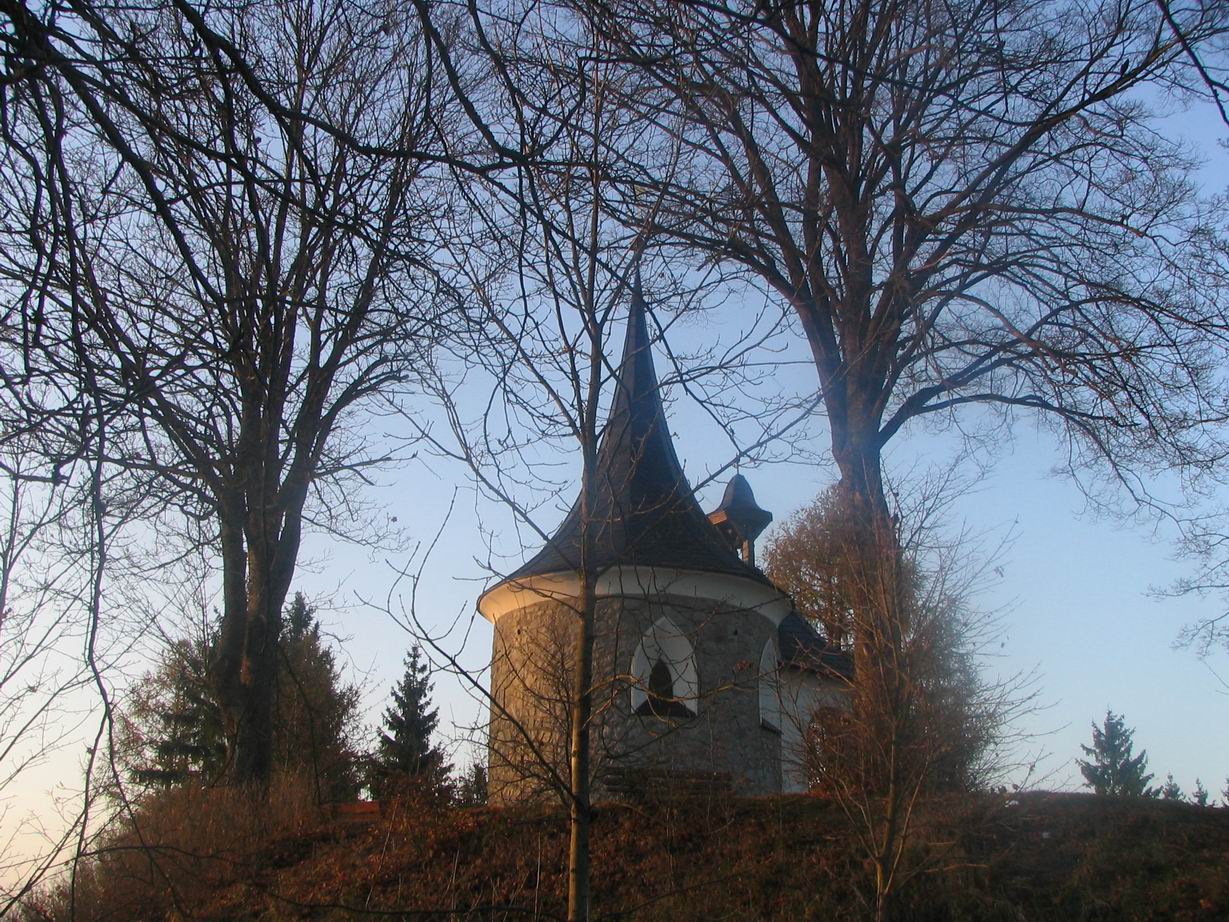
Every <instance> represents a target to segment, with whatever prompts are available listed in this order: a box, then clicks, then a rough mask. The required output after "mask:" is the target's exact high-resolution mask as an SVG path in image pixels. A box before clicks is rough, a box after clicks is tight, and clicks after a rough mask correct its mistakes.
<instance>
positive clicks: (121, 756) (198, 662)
mask: <svg viewBox="0 0 1229 922" xmlns="http://www.w3.org/2000/svg"><path fill="white" fill-rule="evenodd" d="M283 618H284V626H283V628H282V631H281V634H280V636H279V638H278V670H277V676H276V680H277V684H276V686H275V688H276V692H275V698H274V705H273V708H274V716H273V722H274V727H273V751H274V766H275V768H277V769H280V770H283V771H302V772H308V773H310V774H311V775H312V777H313V778H315V779H316V781H317V782H318V784H319V787H320V793H321V795H322V796H324V797H327V798H330V799H344V798H349V797H353V796H354V794H355V793H356V792H357V778H356V769H357V761H358V760H357V754H356V746H355V738H356V735H357V733H356V731H357V728H358V721H359V710H358V709H359V691H358V688H357V687H356V686H354V685H350V684H346V683H345V682H344V680H343V677H342V675H341V671H340V669H338V667H337V664H336V660H335V657H334V655H333V651H332V650H330V649H329V648H328V645H327V643H326V642H325V640H324V638H323V637H322V636H321V632H320V623H319V621H317V620H316V617H315V612H314V609H313V608H312V607H311V605H310V604H309V603H308V601H307V599H306V598H304V596H303V595H302V593H296V594H295V596H294V599H293V601H292V602H291V603H290V605H289V607H288V608H287V609H286V612H285V615H284V616H283ZM215 640H216V632H206V633H204V634H203V635H202V636H200V637H198V638H192V639H185V640H179V641H176V642H174V643H173V644H171V646H170V647H169V648H168V649H167V651H166V652H165V653H164V655H163V656H162V658H161V660H160V661H159V662H158V664H157V666H156V668H155V669H154V670H152V671H151V672H149V673H147V674H146V675H145V676H144V677H143V678H142V679H141V680H140V681H139V682H138V683H137V684H136V685H135V686H134V688H133V689H132V691H131V693H130V694H129V697H128V701H127V703H126V706H125V708H124V709H123V713H122V719H121V725H120V728H121V729H120V734H119V742H118V746H117V754H116V755H117V761H118V762H119V763H120V764H121V765H122V766H123V767H124V769H125V771H126V774H127V775H128V777H129V779H130V780H131V781H133V782H135V783H137V784H139V785H142V786H145V787H150V788H158V787H169V786H172V785H176V784H182V783H184V782H185V781H189V780H199V781H202V782H205V783H211V782H213V781H215V780H216V779H217V778H218V777H219V776H220V775H221V773H222V771H223V769H224V768H225V764H226V741H225V737H224V731H223V722H222V711H221V707H220V706H219V704H218V701H217V697H216V695H215V693H214V691H213V689H212V687H211V686H210V684H209V682H208V678H207V677H208V671H207V670H208V662H209V653H210V649H211V647H212V645H213V642H214V641H215Z"/></svg>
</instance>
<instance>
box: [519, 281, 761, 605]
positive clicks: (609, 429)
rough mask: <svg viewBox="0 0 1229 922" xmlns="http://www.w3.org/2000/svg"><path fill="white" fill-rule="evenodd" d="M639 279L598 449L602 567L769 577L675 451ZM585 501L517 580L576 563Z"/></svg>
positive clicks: (596, 515)
mask: <svg viewBox="0 0 1229 922" xmlns="http://www.w3.org/2000/svg"><path fill="white" fill-rule="evenodd" d="M645 313H646V308H645V303H644V297H643V295H642V293H641V291H640V284H639V280H638V279H637V281H636V284H635V285H634V286H633V290H632V297H631V305H630V309H629V316H628V321H627V334H626V339H625V340H624V345H623V359H622V361H621V362H620V365H619V369H618V372H617V376H616V382H615V386H616V391H615V396H614V402H613V404H612V406H611V410H610V417H609V420H608V421H607V425H606V431H605V433H604V434H603V435H602V439H601V443H600V446H599V449H598V456H597V466H596V475H597V491H596V497H595V501H594V508H593V512H592V515H591V517H590V521H591V523H592V527H594V528H596V529H597V534H596V538H595V551H596V553H595V559H594V561H593V565H594V567H595V568H596V569H597V570H599V571H601V570H605V569H607V568H609V567H614V566H650V567H673V568H678V569H684V570H702V571H708V572H716V573H726V574H731V575H735V576H741V577H745V578H748V579H752V580H755V581H756V582H760V583H768V580H767V579H766V578H765V577H764V575H763V574H762V573H760V572H759V570H757V569H755V568H754V567H752V566H750V565H748V564H746V563H744V562H743V560H742V559H741V558H740V557H739V556H738V554H737V553H736V552H735V550H734V549H733V548H732V547H731V546H730V544H729V543H728V542H727V541H726V540H725V539H724V538H723V537H722V536H721V534H720V532H719V531H718V530H717V528H716V527H715V526H713V525H712V524H711V523H710V522H709V521H708V517H707V516H706V515H705V514H704V513H703V512H702V511H701V509H700V506H699V505H698V504H697V502H696V499H695V495H694V494H693V493H692V491H691V487H690V486H688V484H687V478H686V477H685V476H684V475H683V469H682V466H681V465H680V464H679V460H678V456H677V455H676V454H675V451H674V444H673V442H672V440H671V438H670V430H669V427H668V425H667V422H666V413H665V409H664V408H663V406H662V403H661V392H660V385H659V384H658V380H657V373H656V371H655V370H654V368H653V355H652V352H651V350H650V342H651V340H650V337H649V329H648V322H647V320H646V317H645ZM580 534H581V512H580V500H579V498H578V499H577V501H576V503H575V504H574V505H573V506H572V510H571V512H569V513H568V516H567V518H565V519H564V521H563V524H562V525H560V527H559V530H558V531H557V532H556V533H555V536H554V537H553V538H552V539H551V541H550V542H549V543H548V544H547V545H546V547H544V548H543V549H542V550H541V551H539V552H538V553H537V554H536V555H534V556H533V557H532V558H531V559H530V560H528V561H527V562H526V563H525V564H524V565H523V566H521V567H520V569H518V570H516V572H514V573H513V574H512V575H511V576H510V577H508V579H509V580H517V579H525V578H526V577H530V576H538V575H544V574H547V573H560V572H565V571H568V570H576V569H578V568H579V565H580Z"/></svg>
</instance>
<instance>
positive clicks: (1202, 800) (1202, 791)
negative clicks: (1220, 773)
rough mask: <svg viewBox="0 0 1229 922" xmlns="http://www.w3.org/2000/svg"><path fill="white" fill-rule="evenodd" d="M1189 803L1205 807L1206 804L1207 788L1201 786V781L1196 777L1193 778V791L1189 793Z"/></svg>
mask: <svg viewBox="0 0 1229 922" xmlns="http://www.w3.org/2000/svg"><path fill="white" fill-rule="evenodd" d="M1191 803H1193V804H1194V805H1195V806H1197V807H1206V806H1207V805H1208V789H1207V788H1205V787H1204V786H1203V782H1202V781H1200V780H1199V779H1198V778H1196V779H1195V791H1194V793H1193V794H1191Z"/></svg>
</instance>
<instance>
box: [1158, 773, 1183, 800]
mask: <svg viewBox="0 0 1229 922" xmlns="http://www.w3.org/2000/svg"><path fill="white" fill-rule="evenodd" d="M1161 800H1186V794H1184V793H1183V792H1182V788H1181V787H1179V786H1178V782H1176V781H1174V775H1173V772H1170V773H1169V774H1168V775H1166V776H1165V783H1164V784H1162V785H1161Z"/></svg>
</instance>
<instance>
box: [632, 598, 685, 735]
mask: <svg viewBox="0 0 1229 922" xmlns="http://www.w3.org/2000/svg"><path fill="white" fill-rule="evenodd" d="M632 675H633V676H634V677H635V680H636V681H635V684H634V685H633V686H632V688H631V699H632V702H631V703H632V710H634V711H635V712H636V713H637V714H642V715H653V716H656V717H694V716H695V714H696V702H697V698H698V697H699V684H698V682H697V681H696V664H695V653H694V651H693V649H692V646H691V641H690V640H688V639H687V637H686V636H684V635H683V633H682V632H681V631H680V630H679V629H678V628H677V627H676V626H675V624H674V622H672V621H671V620H670V619H669V618H665V617H663V618H659V619H658V620H657V622H656V623H655V624H654V625H653V626H652V627H651V628H649V629H648V630H647V631H645V634H644V636H643V637H642V638H640V643H639V644H638V645H637V646H636V652H635V654H634V655H633V656H632Z"/></svg>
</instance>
